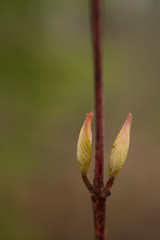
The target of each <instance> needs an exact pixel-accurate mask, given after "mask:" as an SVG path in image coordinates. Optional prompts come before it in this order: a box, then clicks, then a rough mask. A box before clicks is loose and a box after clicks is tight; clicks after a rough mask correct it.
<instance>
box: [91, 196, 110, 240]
mask: <svg viewBox="0 0 160 240" xmlns="http://www.w3.org/2000/svg"><path fill="white" fill-rule="evenodd" d="M105 201H106V199H105V198H103V197H97V198H95V197H94V196H92V205H93V215H94V226H95V239H96V240H104V239H106V237H107V236H106V235H107V232H106V228H105Z"/></svg>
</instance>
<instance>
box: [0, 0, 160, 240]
mask: <svg viewBox="0 0 160 240" xmlns="http://www.w3.org/2000/svg"><path fill="white" fill-rule="evenodd" d="M103 3H104V7H103V9H104V12H103V19H104V23H103V32H104V34H103V67H104V95H105V181H106V180H107V159H108V156H109V153H110V149H111V146H112V143H113V141H114V139H115V137H116V135H117V134H118V132H119V130H120V128H121V126H122V124H123V122H124V121H125V119H126V117H127V115H128V113H129V112H131V113H132V114H133V124H132V131H131V145H130V151H129V155H128V159H127V162H126V164H125V167H124V168H123V170H122V171H121V173H120V174H119V176H118V178H117V180H116V182H115V185H114V188H113V189H112V195H111V197H110V198H109V199H108V203H107V224H108V234H109V240H116V239H117V240H120V239H130V240H132V239H133V240H134V239H145V240H149V239H160V226H159V225H160V191H159V190H160V187H159V183H160V175H159V170H160V157H159V156H160V148H159V143H160V142H159V133H160V126H159V123H160V110H159V109H160V94H159V92H160V81H159V78H160V71H159V69H160V67H159V63H160V45H159V43H160V25H159V22H160V3H159V1H157V0H141V1H139V0H134V1H132V0H121V1H115V0H112V1H111V0H110V1H106V0H105V1H104V2H103ZM0 29H1V37H0V159H1V160H0V239H2V240H3V239H8V240H28V239H30V240H53V239H54V240H63V239H65V240H72V239H76V240H82V239H83V240H85V239H86V240H89V239H90V240H91V239H93V238H94V232H93V219H92V208H91V201H90V197H89V194H88V192H87V190H86V188H85V187H84V185H83V183H82V180H81V176H80V172H79V169H78V166H77V163H76V145H77V138H78V134H79V131H80V128H81V126H82V124H83V121H84V118H85V114H86V112H89V111H91V110H93V109H94V96H93V93H94V86H93V60H92V58H93V54H92V39H91V32H90V1H85V0H81V1H80V0H74V1H73V0H70V1H65V0H61V1H58V0H52V1H51V0H34V1H31V0H23V1H20V0H16V1H11V0H6V1H1V3H0ZM92 128H93V133H94V122H93V125H92ZM94 136H95V135H94ZM93 155H94V147H93ZM93 168H94V159H93V160H92V165H91V169H90V177H91V179H92V177H93Z"/></svg>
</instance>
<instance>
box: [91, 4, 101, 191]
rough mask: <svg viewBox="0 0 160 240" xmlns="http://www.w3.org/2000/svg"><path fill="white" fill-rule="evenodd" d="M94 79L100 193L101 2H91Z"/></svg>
mask: <svg viewBox="0 0 160 240" xmlns="http://www.w3.org/2000/svg"><path fill="white" fill-rule="evenodd" d="M92 21H93V48H94V78H95V112H96V144H95V145H96V148H95V177H94V188H95V190H96V191H97V192H101V190H102V188H103V152H104V116H103V83H102V56H101V48H102V44H101V27H102V26H101V25H102V24H101V22H102V20H101V0H92Z"/></svg>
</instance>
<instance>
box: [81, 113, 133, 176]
mask: <svg viewBox="0 0 160 240" xmlns="http://www.w3.org/2000/svg"><path fill="white" fill-rule="evenodd" d="M92 116H93V112H91V113H89V114H87V115H86V119H85V121H84V124H83V126H82V128H81V131H80V134H79V139H78V144H77V158H78V165H79V168H80V171H81V173H82V174H83V175H85V176H87V175H88V169H89V165H90V162H91V146H92V131H91V123H92ZM131 122H132V114H129V115H128V117H127V119H126V121H125V123H124V125H123V127H122V129H121V131H120V132H119V134H118V136H117V138H116V140H115V142H114V144H113V147H112V149H111V153H110V157H109V161H108V179H111V178H113V179H115V178H116V177H117V175H118V173H119V172H120V170H121V169H122V167H123V165H124V163H125V161H126V157H127V153H128V149H129V142H130V129H131Z"/></svg>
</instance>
